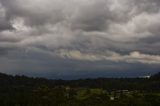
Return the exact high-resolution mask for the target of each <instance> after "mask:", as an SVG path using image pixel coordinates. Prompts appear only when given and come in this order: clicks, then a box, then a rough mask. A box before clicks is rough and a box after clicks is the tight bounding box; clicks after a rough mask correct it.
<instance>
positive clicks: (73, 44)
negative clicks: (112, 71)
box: [0, 0, 160, 69]
mask: <svg viewBox="0 0 160 106" xmlns="http://www.w3.org/2000/svg"><path fill="white" fill-rule="evenodd" d="M0 14H1V15H0V55H2V56H4V55H5V56H6V57H7V56H8V55H6V54H12V53H13V52H14V51H16V53H20V54H22V55H31V54H28V53H23V52H21V51H29V52H32V55H34V56H35V55H37V54H38V52H40V54H39V55H42V54H43V53H44V54H46V55H49V56H51V57H53V60H54V59H55V56H54V54H55V53H57V51H61V50H67V51H61V52H60V54H63V55H65V56H67V57H70V58H76V59H77V60H80V61H82V60H85V61H87V60H97V57H98V60H103V59H104V58H105V59H104V60H105V61H103V62H104V64H105V63H108V61H112V62H113V63H112V64H115V62H114V61H115V60H114V59H113V58H116V56H115V55H106V54H105V52H106V51H114V52H115V53H117V55H118V56H119V57H118V58H119V60H117V61H118V63H121V62H123V63H125V64H130V63H134V64H136V63H143V64H146V65H148V64H159V60H157V58H158V59H159V55H160V49H159V48H160V43H159V40H160V32H159V30H160V22H159V19H160V2H159V0H122V1H120V0H81V1H79V0H68V1H66V0H0ZM35 51H37V52H35ZM134 51H138V52H137V55H138V56H141V57H143V58H139V57H138V58H137V57H136V58H135V57H133V55H132V53H135V52H134ZM58 53H59V52H58ZM138 53H139V54H138ZM60 54H59V55H57V56H59V58H60V57H61V55H60ZM104 54H105V56H104ZM46 55H45V56H46ZM114 56H115V57H114ZM11 57H12V56H11ZM40 57H41V56H40ZM46 57H47V56H46ZM62 57H63V56H62ZM99 57H100V58H102V57H103V59H99ZM9 58H10V57H9ZM37 59H38V58H37ZM65 59H66V60H68V58H65ZM31 60H32V59H31ZM45 61H47V60H45ZM56 61H58V62H59V64H60V63H62V61H63V59H62V60H61V59H60V60H58V59H56ZM128 61H129V63H127V62H128ZM147 61H148V62H147ZM72 64H73V62H72ZM77 64H78V63H77ZM63 65H65V64H63ZM73 65H74V64H73ZM97 67H98V66H97ZM106 69H107V68H106Z"/></svg>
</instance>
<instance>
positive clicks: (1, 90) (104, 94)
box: [0, 73, 160, 106]
mask: <svg viewBox="0 0 160 106" xmlns="http://www.w3.org/2000/svg"><path fill="white" fill-rule="evenodd" d="M159 104H160V73H158V74H156V75H154V76H151V78H121V79H114V78H97V79H84V80H82V79H80V80H72V81H65V80H47V79H43V78H29V77H26V76H10V75H6V74H0V106H158V105H159Z"/></svg>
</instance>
